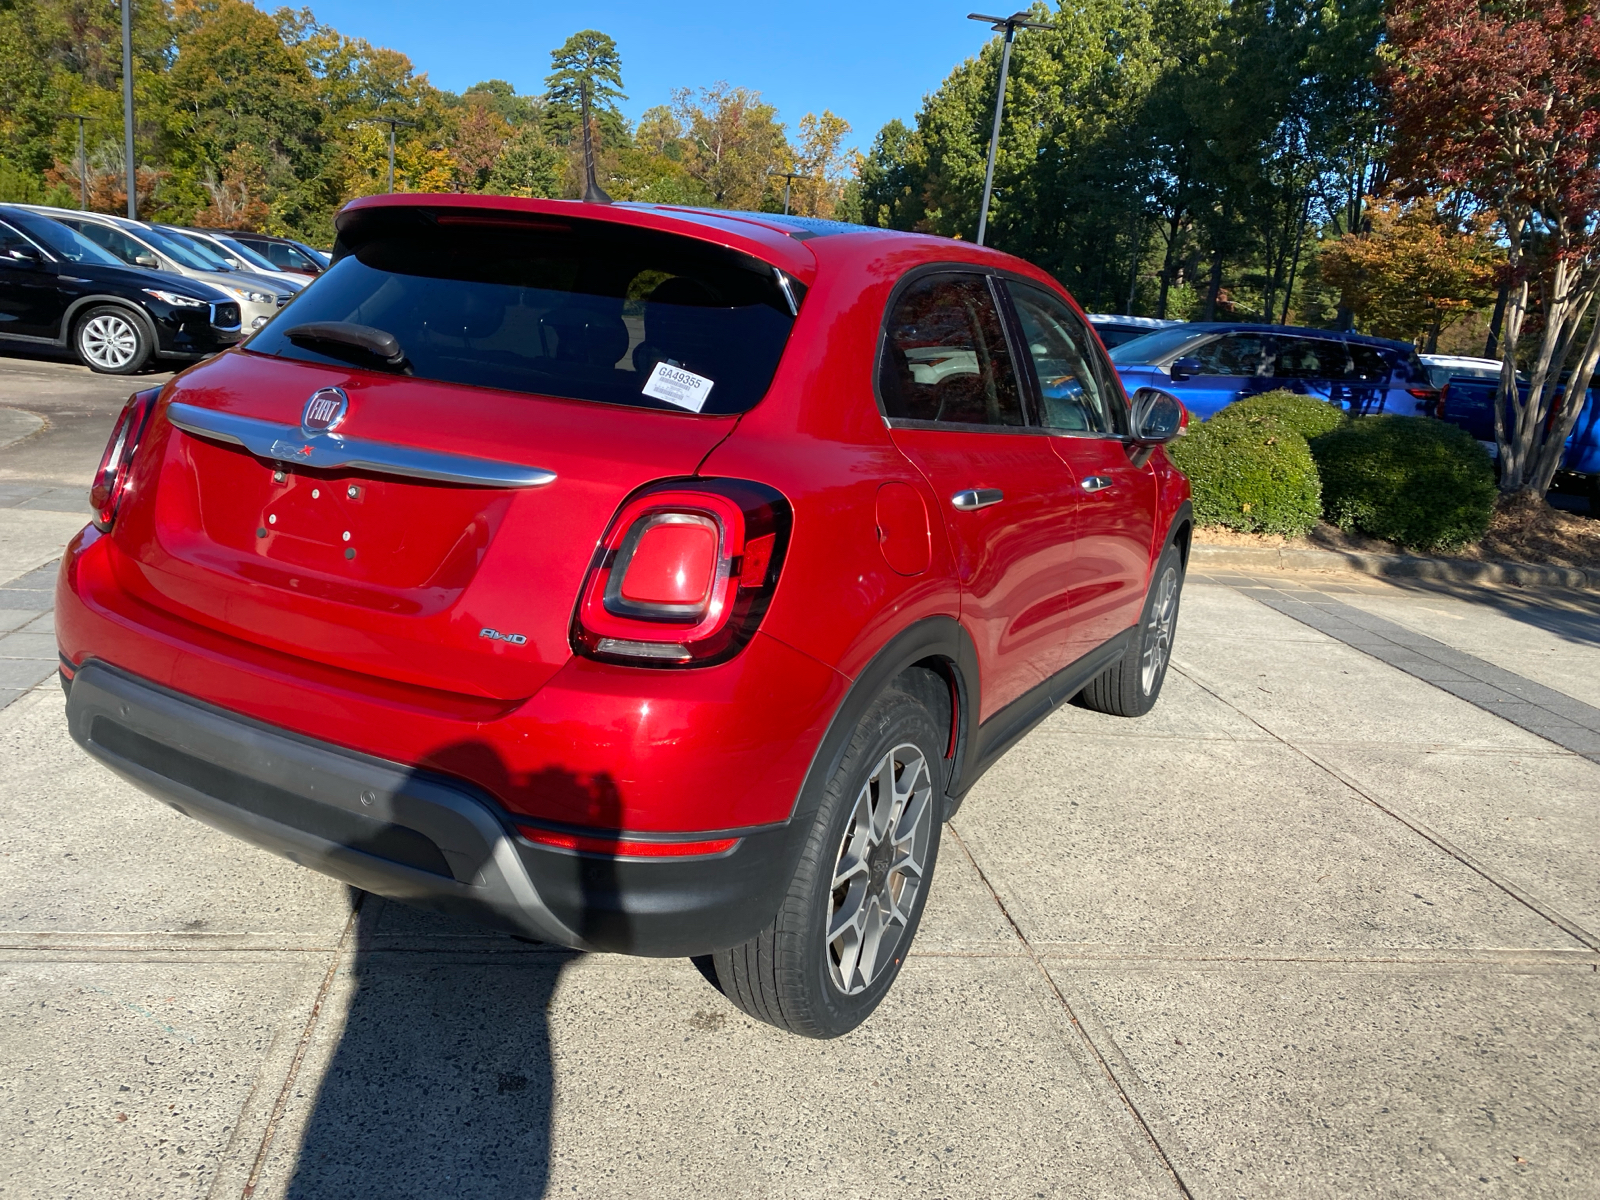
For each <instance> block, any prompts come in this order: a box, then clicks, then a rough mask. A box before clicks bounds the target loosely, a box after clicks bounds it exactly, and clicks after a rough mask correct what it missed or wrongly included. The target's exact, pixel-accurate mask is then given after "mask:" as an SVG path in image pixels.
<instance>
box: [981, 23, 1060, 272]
mask: <svg viewBox="0 0 1600 1200" xmlns="http://www.w3.org/2000/svg"><path fill="white" fill-rule="evenodd" d="M967 20H969V21H987V22H988V23H989V26H990V28H992V29H993V30H994V31H995V32H996V33H1003V34H1005V38H1006V40H1005V45H1004V48H1003V49H1001V51H1000V88H999V90H998V91H997V92H996V93H995V97H994V129H993V130H992V131H991V132H990V134H989V165H988V166H987V167H986V168H985V169H984V172H983V207H982V208H980V209H979V210H978V245H980V246H981V245H983V236H984V234H985V233H986V232H988V229H989V197H990V195H991V194H992V193H993V192H994V156H995V151H996V150H997V149H998V148H999V146H1000V114H1001V112H1003V111H1004V109H1005V106H1006V76H1007V75H1008V74H1009V73H1010V71H1011V43H1012V41H1014V40H1015V39H1016V36H1017V30H1019V29H1054V28H1055V26H1054V25H1046V24H1045V23H1044V22H1042V21H1030V20H1028V14H1027V13H1025V12H1016V13H1012V14H1011V15H1010V16H1009V17H986V16H984V15H983V14H982V13H968V14H967Z"/></svg>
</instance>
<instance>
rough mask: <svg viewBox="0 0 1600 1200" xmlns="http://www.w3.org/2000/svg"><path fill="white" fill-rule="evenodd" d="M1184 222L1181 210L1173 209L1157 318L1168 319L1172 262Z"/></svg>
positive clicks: (1162, 272) (1162, 266)
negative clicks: (1179, 232) (1179, 229)
mask: <svg viewBox="0 0 1600 1200" xmlns="http://www.w3.org/2000/svg"><path fill="white" fill-rule="evenodd" d="M1182 221H1183V212H1182V210H1181V209H1176V208H1175V209H1173V210H1172V217H1171V219H1170V220H1168V222H1167V252H1166V254H1165V255H1164V256H1163V258H1162V261H1161V298H1160V299H1159V300H1158V301H1156V316H1157V317H1160V318H1162V319H1163V320H1165V319H1166V315H1167V292H1168V290H1169V289H1170V288H1171V287H1172V260H1173V258H1174V257H1175V256H1176V254H1177V246H1178V228H1179V226H1180V224H1181V223H1182Z"/></svg>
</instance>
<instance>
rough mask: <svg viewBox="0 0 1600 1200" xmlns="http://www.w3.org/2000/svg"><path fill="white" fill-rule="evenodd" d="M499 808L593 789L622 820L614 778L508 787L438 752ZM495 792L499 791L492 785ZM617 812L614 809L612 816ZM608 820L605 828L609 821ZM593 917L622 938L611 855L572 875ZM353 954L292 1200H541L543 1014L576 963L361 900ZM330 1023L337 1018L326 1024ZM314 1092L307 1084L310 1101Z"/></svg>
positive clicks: (571, 954)
mask: <svg viewBox="0 0 1600 1200" xmlns="http://www.w3.org/2000/svg"><path fill="white" fill-rule="evenodd" d="M446 763H448V764H449V765H451V766H454V767H456V768H457V769H458V770H459V769H460V768H462V767H463V766H466V765H468V764H470V765H471V766H472V767H473V768H475V769H474V770H473V771H471V772H470V773H467V774H468V777H470V778H474V779H478V780H481V781H483V782H485V783H486V784H488V785H490V787H491V790H494V791H495V792H497V793H498V794H500V795H502V796H504V795H509V794H513V792H514V791H515V790H517V786H518V784H519V783H520V784H521V785H522V786H524V787H527V786H529V785H532V787H533V788H534V789H535V790H538V791H547V790H550V789H554V791H555V792H556V793H557V794H562V793H563V789H565V790H566V792H568V793H570V792H571V790H572V789H575V788H583V789H586V790H587V792H588V793H589V794H591V795H595V796H598V797H600V799H601V805H602V808H604V809H607V810H608V811H600V812H597V813H596V816H597V817H598V818H599V819H598V820H597V821H596V824H598V825H601V826H606V825H611V824H612V823H613V822H614V821H616V820H619V819H620V815H621V807H620V798H619V797H618V796H617V794H616V790H615V788H614V787H612V786H610V784H609V780H607V779H601V780H599V781H596V780H587V781H584V780H579V779H578V778H577V777H574V776H571V775H570V774H569V773H567V772H564V771H561V770H560V769H559V768H549V769H546V770H545V771H543V772H540V773H539V774H538V775H536V776H533V777H531V778H530V779H525V780H518V779H514V778H513V777H512V776H511V775H510V774H509V773H507V772H505V768H504V766H503V764H502V763H500V761H499V759H498V757H497V756H495V755H494V752H493V750H492V749H490V748H489V747H487V746H484V745H482V744H481V743H468V744H460V745H456V746H452V747H449V748H447V749H446V750H445V751H442V752H440V753H439V754H437V755H434V756H431V758H430V764H431V765H441V766H442V765H444V764H446ZM496 784H498V785H500V786H495V785H496ZM613 806H614V807H613ZM608 818H609V819H608ZM574 869H575V870H576V871H577V872H578V880H579V881H580V884H581V888H582V894H583V898H584V909H585V913H584V914H581V916H582V917H583V919H581V920H580V922H579V928H580V931H582V932H584V933H588V934H590V935H592V933H593V932H594V931H593V930H590V929H589V928H588V925H589V920H588V919H587V914H589V913H595V912H599V911H601V910H610V911H607V912H606V913H605V916H604V917H603V918H602V919H603V920H604V921H605V923H606V927H607V928H608V930H609V931H610V932H612V933H613V934H617V933H621V934H622V935H623V936H624V937H625V936H626V931H625V930H620V929H619V928H618V926H617V922H618V921H619V920H621V921H625V920H626V918H625V917H624V916H622V914H620V913H618V912H616V911H615V905H616V898H615V892H616V871H615V866H614V864H613V862H612V860H611V859H610V858H609V857H608V856H606V855H597V854H590V855H584V856H583V857H582V860H581V862H575V863H574ZM356 900H357V904H358V912H357V917H356V927H355V934H354V947H353V951H352V952H350V953H349V954H347V956H346V960H345V962H344V963H343V964H342V965H341V967H340V973H339V977H337V978H336V980H335V985H334V987H333V988H332V989H331V990H330V992H329V995H328V999H327V1001H326V1005H327V1006H328V1008H329V1010H330V1011H329V1012H327V1013H326V1014H325V1016H324V1020H325V1021H329V1027H330V1028H333V1029H337V1028H338V1025H337V1018H336V1015H335V1014H336V1013H337V1012H338V1011H339V1010H340V1007H341V1002H342V1004H343V1008H344V1012H345V1018H344V1022H343V1027H342V1030H340V1031H339V1032H338V1035H337V1036H338V1044H337V1046H335V1047H334V1048H333V1050H332V1053H331V1055H329V1054H327V1052H326V1051H325V1050H324V1051H322V1052H321V1053H320V1054H319V1053H315V1051H316V1050H317V1049H318V1048H317V1047H315V1046H313V1048H312V1049H313V1053H309V1054H308V1056H307V1066H308V1069H315V1068H314V1067H312V1064H313V1063H314V1062H325V1063H326V1066H325V1067H324V1068H323V1069H322V1077H321V1079H320V1081H318V1082H317V1084H316V1093H315V1099H314V1101H312V1107H311V1112H310V1114H309V1116H308V1117H307V1118H306V1119H305V1122H304V1133H303V1136H302V1139H301V1144H300V1148H299V1153H298V1156H297V1160H296V1162H295V1165H294V1169H293V1177H292V1179H291V1180H290V1182H289V1184H288V1187H287V1189H286V1193H285V1194H286V1195H287V1196H289V1197H290V1198H292V1200H335V1198H337V1200H345V1198H347V1197H365V1196H372V1197H399V1196H428V1197H433V1196H450V1197H452V1198H458V1197H459V1198H470V1200H476V1198H479V1197H482V1198H483V1200H489V1198H491V1197H493V1198H494V1200H501V1198H503V1197H508V1196H515V1197H518V1198H519V1200H522V1198H530V1200H531V1198H533V1197H539V1196H543V1195H544V1194H545V1191H546V1189H547V1186H548V1183H549V1177H550V1161H551V1112H552V1103H553V1095H554V1071H553V1066H552V1061H553V1059H552V1047H551V1035H550V1020H549V1010H550V1006H551V1003H552V1000H553V998H554V996H555V992H556V988H557V986H558V984H559V982H560V977H561V973H562V971H563V970H564V969H565V968H566V967H567V965H568V964H569V963H572V962H573V961H575V960H576V959H578V958H581V957H583V955H582V954H580V953H579V952H577V951H573V950H568V949H565V948H563V947H558V946H548V945H541V944H538V943H534V942H531V941H527V940H524V939H521V938H516V937H512V936H509V935H506V934H501V933H498V932H496V931H494V930H491V929H488V928H483V927H479V926H476V925H472V924H469V923H467V922H465V921H462V920H457V919H456V918H453V917H447V916H441V915H439V914H435V913H431V912H424V911H422V910H419V909H413V908H409V907H407V906H405V905H402V904H399V903H396V902H394V901H391V900H385V899H382V898H380V897H377V896H371V895H366V896H362V895H361V894H359V893H357V895H356ZM330 1018H332V1020H330ZM310 1086H311V1081H310V1080H306V1081H305V1083H304V1084H302V1090H309V1089H310Z"/></svg>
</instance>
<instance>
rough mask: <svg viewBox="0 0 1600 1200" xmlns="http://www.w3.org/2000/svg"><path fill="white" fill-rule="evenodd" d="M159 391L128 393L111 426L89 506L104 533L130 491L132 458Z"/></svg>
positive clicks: (98, 527) (109, 528)
mask: <svg viewBox="0 0 1600 1200" xmlns="http://www.w3.org/2000/svg"><path fill="white" fill-rule="evenodd" d="M160 394H161V389H160V388H151V389H150V390H149V391H144V392H135V393H134V394H133V395H131V396H129V397H128V402H127V403H126V404H124V405H123V406H122V412H121V414H120V415H119V416H118V417H117V423H116V424H115V425H114V426H112V428H111V440H110V441H108V442H107V443H106V452H105V453H104V454H102V455H101V456H100V467H99V469H98V470H97V471H95V473H94V482H93V483H92V484H91V485H90V487H89V507H90V508H91V509H92V510H93V512H94V515H93V517H92V520H93V521H94V527H95V528H96V529H98V530H100V532H101V533H109V532H110V531H111V525H112V522H114V521H115V520H116V519H117V509H118V508H119V507H121V505H122V497H123V495H124V494H125V493H126V492H127V490H128V476H129V474H130V473H131V472H132V470H133V457H134V455H136V454H137V453H138V452H139V439H140V438H142V437H143V436H144V429H145V426H146V425H148V424H149V422H150V414H151V413H152V412H153V411H155V407H156V397H157V396H159V395H160Z"/></svg>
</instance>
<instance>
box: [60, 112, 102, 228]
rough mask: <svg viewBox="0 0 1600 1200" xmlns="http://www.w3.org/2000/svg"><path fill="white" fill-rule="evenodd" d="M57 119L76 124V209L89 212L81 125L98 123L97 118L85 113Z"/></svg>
mask: <svg viewBox="0 0 1600 1200" xmlns="http://www.w3.org/2000/svg"><path fill="white" fill-rule="evenodd" d="M56 116H57V117H60V118H64V119H66V120H69V121H76V122H77V123H78V207H79V208H81V209H83V211H84V212H88V211H89V166H88V159H87V158H86V157H85V155H84V152H83V123H84V122H85V121H98V120H99V119H100V118H99V117H91V116H89V115H88V114H87V113H57V114H56Z"/></svg>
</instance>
